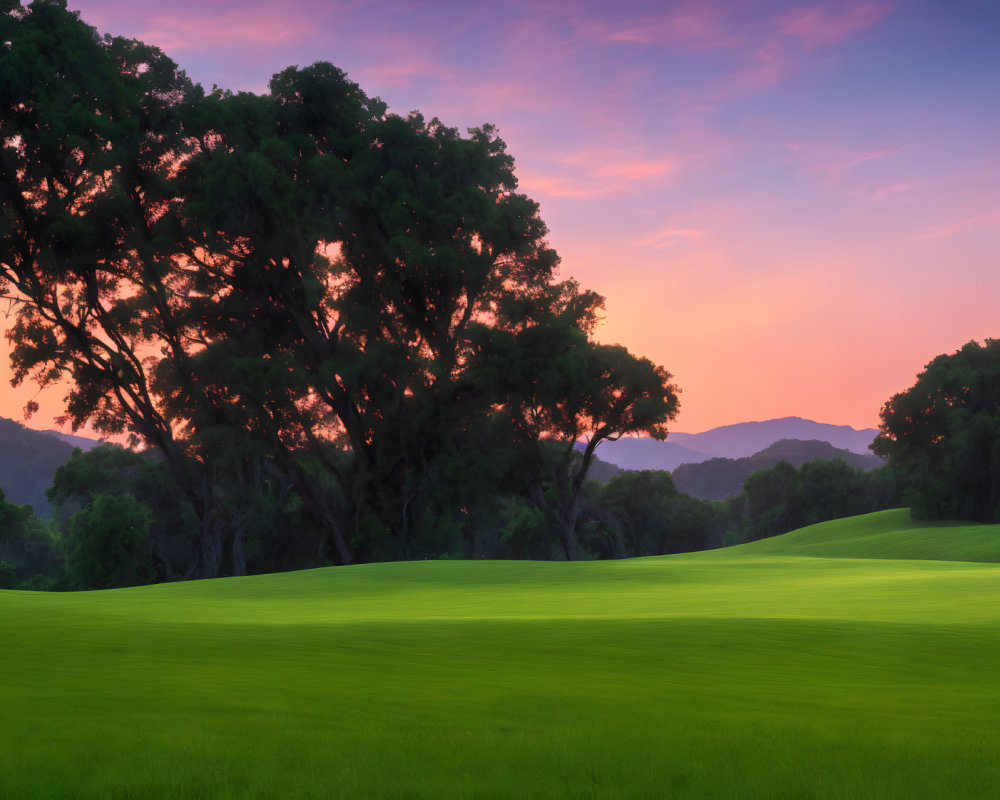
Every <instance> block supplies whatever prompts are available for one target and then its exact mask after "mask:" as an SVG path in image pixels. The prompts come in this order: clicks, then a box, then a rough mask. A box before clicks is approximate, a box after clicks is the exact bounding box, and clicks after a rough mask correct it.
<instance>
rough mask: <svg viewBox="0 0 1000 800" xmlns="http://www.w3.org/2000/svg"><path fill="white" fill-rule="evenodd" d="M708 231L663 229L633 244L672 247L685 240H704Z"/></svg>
mask: <svg viewBox="0 0 1000 800" xmlns="http://www.w3.org/2000/svg"><path fill="white" fill-rule="evenodd" d="M706 234H707V231H704V230H702V229H701V228H661V229H660V230H658V231H656V232H655V233H653V234H650V235H649V236H644V237H643V238H642V239H639V240H637V241H635V242H633V243H632V244H633V246H634V247H654V248H664V247H670V246H671V245H673V244H676V243H677V242H680V241H683V240H685V239H702V238H704V237H705V235H706Z"/></svg>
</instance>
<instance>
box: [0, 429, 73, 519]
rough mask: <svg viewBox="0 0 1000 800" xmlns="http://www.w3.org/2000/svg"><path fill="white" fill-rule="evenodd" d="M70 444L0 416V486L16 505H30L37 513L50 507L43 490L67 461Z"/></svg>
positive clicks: (44, 514) (70, 450) (46, 511)
mask: <svg viewBox="0 0 1000 800" xmlns="http://www.w3.org/2000/svg"><path fill="white" fill-rule="evenodd" d="M72 454H73V445H71V444H69V443H68V442H64V441H61V440H60V439H58V438H56V437H55V436H53V435H52V434H50V433H48V432H45V431H34V430H31V429H30V428H26V427H25V426H24V425H21V424H20V423H19V422H15V421H14V420H11V419H4V418H3V417H0V489H2V490H3V493H4V495H6V497H7V499H8V500H9V501H10V502H12V503H14V504H16V505H30V506H32V507H33V508H34V509H35V513H36V514H37V515H38V516H40V517H47V516H48V515H49V513H50V511H51V507H50V505H49V501H48V500H47V499H46V497H45V490H46V489H48V488H49V487H50V486H51V485H52V477H53V476H54V475H55V473H56V470H57V469H58V468H59V467H60V466H62V465H63V464H65V463H66V462H67V461H69V457H70V456H71V455H72Z"/></svg>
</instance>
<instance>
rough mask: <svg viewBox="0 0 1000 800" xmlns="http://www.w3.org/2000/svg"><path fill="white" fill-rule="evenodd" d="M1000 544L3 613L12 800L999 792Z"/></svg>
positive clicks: (238, 588)
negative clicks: (37, 799) (38, 799)
mask: <svg viewBox="0 0 1000 800" xmlns="http://www.w3.org/2000/svg"><path fill="white" fill-rule="evenodd" d="M998 542H1000V526H949V527H940V526H920V525H916V524H914V523H912V522H910V521H909V519H908V516H907V515H906V514H905V512H900V511H890V512H882V513H880V514H874V515H867V516H865V517H857V518H854V519H851V520H842V521H838V522H833V523H824V524H823V525H818V526H813V527H812V528H807V529H803V530H802V531H797V532H795V533H792V534H788V535H786V536H784V537H777V538H775V539H772V540H767V541H764V542H759V543H754V544H750V545H743V546H740V547H735V548H729V549H726V550H719V551H713V552H708V553H694V554H688V555H683V556H671V557H659V558H647V559H633V560H626V561H604V562H583V563H573V564H567V563H538V562H453V561H436V562H432V561H427V562H416V563H402V564H373V565H364V566H356V567H347V568H332V569H321V570H312V571H307V572H298V573H286V574H281V575H265V576H253V577H248V578H233V579H223V580H215V581H200V582H190V583H184V584H169V585H159V586H149V587H138V588H133V589H122V590H115V591H106V592H85V593H71V594H45V593H28V592H0V636H2V639H0V641H2V643H3V645H2V647H3V650H2V655H0V709H2V720H3V726H2V729H0V797H3V798H7V797H10V798H32V797H52V798H73V797H107V798H116V797H117V798H127V797H135V798H147V797H154V798H155V797H163V798H183V797H201V798H217V797H222V798H225V797H240V798H242V797H260V798H265V797H266V798H272V797H338V796H345V797H365V798H368V797H468V798H473V797H475V798H479V797H518V798H521V797H539V798H542V797H595V798H596V797H600V798H605V797H684V798H688V797H761V798H776V797H788V798H807V797H817V798H819V797H831V798H834V797H836V798H840V797H857V798H869V797H898V798H915V797H927V798H942V797H970V798H973V797H974V798H980V797H996V796H998V793H1000V759H998V758H997V753H1000V666H998V665H1000V565H998V564H995V563H985V562H988V561H995V560H1000V546H998V544H997V543H998ZM904 559H909V560H904ZM915 559H922V560H915ZM933 559H951V560H933ZM974 561H979V562H980V563H973V562H974Z"/></svg>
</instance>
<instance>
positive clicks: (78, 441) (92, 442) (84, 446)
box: [45, 431, 104, 453]
mask: <svg viewBox="0 0 1000 800" xmlns="http://www.w3.org/2000/svg"><path fill="white" fill-rule="evenodd" d="M45 433H47V434H49V435H50V436H55V437H56V438H57V439H62V440H63V441H64V442H68V443H69V444H71V445H73V447H79V448H80V449H81V450H83V452H85V453H86V452H87V451H88V450H92V449H94V448H95V447H100V446H101V445H102V444H104V442H102V441H100V440H98V439H91V438H90V437H89V436H76V435H75V434H72V433H63V432H62V431H45Z"/></svg>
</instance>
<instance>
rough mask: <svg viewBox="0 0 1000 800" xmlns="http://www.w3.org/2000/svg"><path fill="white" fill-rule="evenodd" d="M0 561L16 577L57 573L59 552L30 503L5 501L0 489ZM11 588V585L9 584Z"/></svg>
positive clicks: (55, 574) (24, 577) (54, 574)
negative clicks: (12, 570)
mask: <svg viewBox="0 0 1000 800" xmlns="http://www.w3.org/2000/svg"><path fill="white" fill-rule="evenodd" d="M0 561H2V562H4V563H6V564H7V565H8V566H10V567H12V568H13V569H14V570H15V572H16V574H17V577H18V579H19V580H22V581H23V580H27V579H28V578H30V577H31V576H33V575H39V574H42V575H47V576H53V577H54V576H57V575H58V574H59V573H60V564H59V556H58V552H57V550H56V547H55V543H54V542H53V540H52V535H51V532H50V530H49V527H48V526H47V525H46V524H45V523H44V522H43V521H42V520H40V519H38V518H37V517H36V516H35V514H34V511H32V509H31V506H17V505H14V504H13V503H9V502H7V499H6V498H5V497H4V494H3V491H0ZM8 588H11V587H8Z"/></svg>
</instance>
